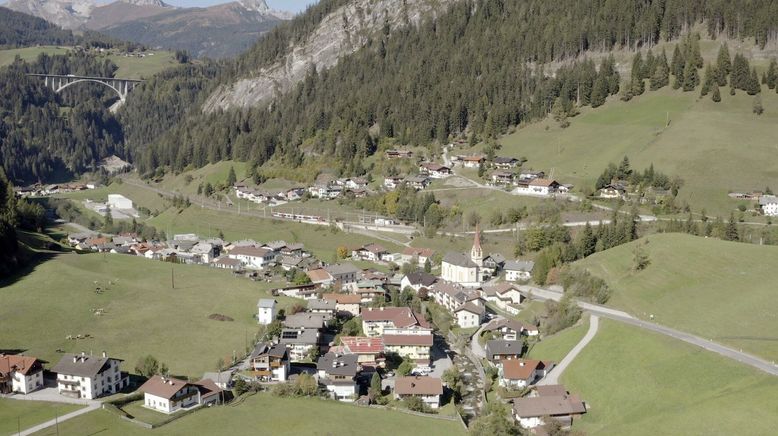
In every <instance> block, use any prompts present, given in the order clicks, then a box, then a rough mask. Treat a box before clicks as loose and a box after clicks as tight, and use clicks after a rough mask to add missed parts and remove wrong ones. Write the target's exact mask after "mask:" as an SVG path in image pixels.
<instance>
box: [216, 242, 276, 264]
mask: <svg viewBox="0 0 778 436" xmlns="http://www.w3.org/2000/svg"><path fill="white" fill-rule="evenodd" d="M227 256H228V257H229V258H230V259H235V260H239V261H240V262H241V265H243V266H244V267H246V268H249V269H263V268H265V267H266V266H267V265H268V264H269V263H271V262H273V261H275V258H276V254H275V253H274V252H273V251H272V250H268V249H266V248H257V247H237V248H233V249H232V250H231V251H230V252H229V254H228V255H227Z"/></svg>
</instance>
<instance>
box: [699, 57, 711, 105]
mask: <svg viewBox="0 0 778 436" xmlns="http://www.w3.org/2000/svg"><path fill="white" fill-rule="evenodd" d="M712 86H713V68H712V67H711V66H710V64H707V65H705V74H704V75H703V79H702V88H701V89H700V97H705V96H706V95H708V93H709V92H710V89H711V87H712Z"/></svg>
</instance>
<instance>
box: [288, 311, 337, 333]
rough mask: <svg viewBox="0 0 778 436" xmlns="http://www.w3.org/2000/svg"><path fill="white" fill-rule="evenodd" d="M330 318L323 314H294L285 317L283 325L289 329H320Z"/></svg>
mask: <svg viewBox="0 0 778 436" xmlns="http://www.w3.org/2000/svg"><path fill="white" fill-rule="evenodd" d="M330 318H331V316H329V315H327V314H324V313H306V312H302V313H296V314H294V315H287V317H286V319H284V325H285V326H286V327H288V328H290V329H320V328H322V327H324V323H325V322H326V321H327V320H329V319H330Z"/></svg>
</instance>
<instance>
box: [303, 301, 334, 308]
mask: <svg viewBox="0 0 778 436" xmlns="http://www.w3.org/2000/svg"><path fill="white" fill-rule="evenodd" d="M335 304H336V303H335V300H322V299H316V300H311V301H309V302H308V310H335Z"/></svg>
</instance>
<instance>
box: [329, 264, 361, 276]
mask: <svg viewBox="0 0 778 436" xmlns="http://www.w3.org/2000/svg"><path fill="white" fill-rule="evenodd" d="M324 269H325V270H327V272H328V273H330V275H336V274H337V275H342V274H357V273H358V272H359V269H358V268H357V267H355V266H354V265H352V264H350V263H335V264H332V265H327V266H325V267H324Z"/></svg>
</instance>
